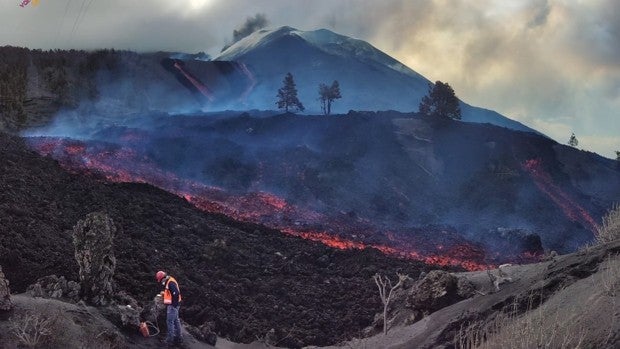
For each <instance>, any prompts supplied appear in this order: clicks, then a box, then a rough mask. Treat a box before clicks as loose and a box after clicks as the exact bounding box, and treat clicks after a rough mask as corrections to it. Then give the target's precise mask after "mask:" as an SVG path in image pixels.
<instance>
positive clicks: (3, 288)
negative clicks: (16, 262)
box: [0, 266, 13, 311]
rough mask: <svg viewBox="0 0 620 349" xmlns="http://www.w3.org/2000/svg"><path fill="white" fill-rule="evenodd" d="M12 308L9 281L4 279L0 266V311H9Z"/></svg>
mask: <svg viewBox="0 0 620 349" xmlns="http://www.w3.org/2000/svg"><path fill="white" fill-rule="evenodd" d="M12 307H13V304H12V303H11V290H10V289H9V280H7V279H6V278H5V277H4V273H3V272H2V267H1V266H0V311H7V310H11V308H12Z"/></svg>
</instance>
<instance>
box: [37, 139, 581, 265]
mask: <svg viewBox="0 0 620 349" xmlns="http://www.w3.org/2000/svg"><path fill="white" fill-rule="evenodd" d="M136 137H139V136H138V135H135V134H132V133H129V134H128V135H127V136H126V138H127V139H129V140H135V139H136ZM30 144H31V146H32V147H33V148H34V149H36V150H37V151H38V152H39V153H40V154H42V155H49V156H52V157H53V158H55V159H56V160H58V161H59V163H60V164H61V165H62V166H63V167H64V168H65V169H67V170H68V171H70V172H73V173H80V174H88V175H94V176H97V177H99V178H105V179H106V180H108V181H112V182H139V183H148V184H151V185H154V186H157V187H159V188H161V189H164V190H166V191H169V192H171V193H174V194H176V195H178V196H180V197H182V198H184V199H185V200H187V201H188V202H189V203H191V204H192V205H194V206H195V207H197V208H198V209H200V210H203V211H207V212H213V213H220V214H224V215H227V216H230V217H233V218H235V219H237V220H241V221H246V222H252V223H257V224H263V225H265V226H267V227H270V228H273V229H278V230H280V231H282V232H284V233H286V234H290V235H293V236H298V237H301V238H304V239H308V240H312V241H317V242H320V243H323V244H325V245H327V246H330V247H333V248H338V249H366V248H375V249H377V250H379V251H382V252H383V253H386V254H390V255H394V256H399V257H402V258H409V259H412V260H418V261H423V262H425V263H428V264H434V265H440V266H452V267H462V268H464V269H466V270H481V269H486V268H487V267H491V266H493V265H496V264H498V263H501V262H505V261H506V258H512V259H511V261H514V259H515V257H514V256H513V257H506V256H503V259H502V258H501V257H499V254H491V253H488V251H485V250H484V248H482V247H480V246H478V245H475V244H473V243H471V242H468V241H466V240H465V239H464V238H462V237H460V236H458V234H456V233H454V232H448V231H445V230H442V229H439V228H434V229H433V228H428V229H417V230H414V229H401V231H390V232H385V230H384V229H381V228H380V227H376V226H374V225H373V224H372V223H371V222H369V221H367V220H364V219H361V218H357V219H353V218H351V217H349V216H347V215H346V214H342V213H338V214H332V215H326V214H322V213H318V212H315V211H312V210H307V209H304V208H301V207H297V206H295V205H292V204H290V203H288V202H287V201H286V200H284V199H282V198H280V197H278V196H276V195H273V194H270V193H266V192H251V193H246V194H241V195H239V194H231V193H229V192H227V191H226V190H224V189H221V188H216V187H212V186H207V185H205V184H203V183H199V182H196V181H191V180H187V179H182V178H179V177H177V176H176V175H174V174H172V173H170V172H166V171H163V170H161V169H160V168H158V166H156V164H155V163H154V162H152V161H150V160H149V159H148V157H146V156H144V155H140V154H139V153H138V152H136V151H135V150H133V149H129V148H127V147H122V146H118V145H114V144H108V143H102V142H88V143H84V142H82V141H76V140H70V139H58V138H45V137H43V138H31V139H30ZM529 166H530V167H532V168H533V167H534V166H533V165H529ZM535 172H536V171H535ZM538 172H539V171H538ZM539 177H540V178H541V179H540V181H541V182H542V183H543V184H540V186H542V187H544V188H548V187H549V184H548V182H549V180H547V179H546V177H545V176H539ZM539 177H537V178H539ZM557 191H559V189H557V188H556V189H553V190H552V192H553V195H554V197H558V196H559V194H557ZM570 212H571V214H574V215H577V216H578V217H582V216H579V214H580V212H581V211H578V210H576V208H574V207H572V211H570ZM518 259H519V261H534V260H537V259H538V256H535V255H531V256H528V255H522V256H520V257H518Z"/></svg>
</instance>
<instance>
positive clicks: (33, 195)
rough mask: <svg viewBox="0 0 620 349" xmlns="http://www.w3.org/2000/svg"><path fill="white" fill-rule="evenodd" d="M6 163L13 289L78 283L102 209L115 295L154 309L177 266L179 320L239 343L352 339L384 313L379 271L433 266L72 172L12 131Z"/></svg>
mask: <svg viewBox="0 0 620 349" xmlns="http://www.w3.org/2000/svg"><path fill="white" fill-rule="evenodd" d="M0 159H2V161H1V162H0V265H1V266H2V268H3V270H4V272H5V274H6V276H7V278H8V279H9V280H10V282H11V288H12V291H13V292H16V293H19V292H23V291H25V289H26V287H27V286H28V285H29V284H32V283H34V282H35V281H36V280H37V278H39V277H43V276H46V275H51V274H56V275H58V276H61V275H62V276H65V277H66V278H67V279H68V280H77V264H76V262H75V260H74V258H73V246H72V242H71V233H70V229H71V228H72V227H73V226H74V225H75V224H76V223H77V221H78V220H80V219H83V218H84V216H85V215H86V214H88V213H91V212H94V211H100V210H103V211H106V212H108V214H109V215H110V216H111V217H112V219H113V220H114V222H115V223H116V224H117V225H118V227H119V229H120V230H119V233H117V236H116V239H115V243H114V248H115V253H116V258H117V267H116V268H117V269H116V275H115V281H116V287H117V289H118V290H124V291H126V292H128V293H129V294H131V295H132V296H134V297H135V298H136V299H137V300H138V301H139V302H141V303H144V302H147V301H149V300H150V299H151V298H152V296H153V295H154V294H156V293H157V292H158V291H159V290H158V285H156V283H155V282H154V279H153V275H154V272H155V271H156V270H158V269H165V270H169V271H170V272H171V273H172V274H173V275H175V276H177V278H178V279H179V280H180V282H181V283H182V286H183V290H184V299H185V302H186V305H185V306H184V307H183V310H182V311H181V318H183V319H184V320H185V321H187V322H188V323H190V324H193V325H195V326H200V325H202V324H203V323H206V322H213V323H214V325H215V331H216V332H217V333H218V334H219V335H220V336H223V337H227V338H229V339H231V340H233V341H236V342H251V341H254V340H256V338H257V336H264V335H265V334H266V333H267V332H268V331H269V330H270V329H271V328H276V329H277V333H276V338H277V340H278V341H281V343H280V344H281V345H284V346H287V347H300V346H302V345H309V344H316V345H326V344H331V343H336V342H338V341H340V340H342V339H346V338H351V337H352V336H353V335H355V334H356V333H357V332H358V331H359V330H361V329H362V328H364V327H365V326H368V325H369V324H370V323H371V322H372V320H373V317H374V314H375V312H376V311H377V310H378V309H379V308H380V301H379V299H378V297H376V290H375V289H374V284H373V282H372V275H374V274H375V273H376V272H381V273H393V272H394V270H397V269H401V270H403V271H406V272H407V273H409V274H410V275H417V274H418V273H419V271H420V270H422V269H425V268H426V266H424V265H422V264H420V263H412V262H411V261H406V260H400V259H394V258H390V257H387V256H385V255H383V254H382V253H380V252H378V251H376V250H371V249H369V250H364V251H358V250H345V251H340V250H334V249H331V248H328V247H325V246H324V245H322V244H318V243H315V242H311V241H306V240H303V239H300V238H296V237H291V236H287V235H284V234H282V233H281V232H278V231H274V230H270V229H267V228H265V227H262V226H259V225H254V224H248V223H239V222H236V221H233V220H231V219H229V218H226V217H223V216H220V215H213V214H206V213H204V212H201V211H199V210H197V209H196V208H195V207H194V206H192V205H191V204H190V203H188V202H187V201H186V200H184V199H182V198H180V197H177V196H175V195H172V194H169V193H166V192H164V191H162V190H160V189H157V188H154V187H152V186H150V185H146V184H110V183H105V182H101V181H100V180H97V179H94V178H90V177H88V176H79V175H73V174H69V173H67V172H65V171H64V170H63V169H61V168H60V167H59V165H58V163H57V162H56V161H55V160H53V159H51V158H49V157H47V158H45V157H41V156H39V155H37V154H36V153H34V152H32V151H30V150H28V149H27V148H26V146H25V144H24V142H23V140H21V139H19V138H16V137H14V136H9V135H6V134H3V133H0ZM25 271H28V272H25ZM181 280H182V281H181ZM285 337H286V339H284V338H285Z"/></svg>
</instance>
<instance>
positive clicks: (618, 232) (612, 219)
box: [596, 204, 620, 244]
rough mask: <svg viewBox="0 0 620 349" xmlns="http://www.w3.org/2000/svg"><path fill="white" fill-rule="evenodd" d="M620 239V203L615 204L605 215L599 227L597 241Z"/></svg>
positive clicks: (605, 241) (604, 241) (602, 242)
mask: <svg viewBox="0 0 620 349" xmlns="http://www.w3.org/2000/svg"><path fill="white" fill-rule="evenodd" d="M617 239H620V205H619V204H615V205H613V206H612V208H611V209H610V210H609V211H608V212H607V214H606V215H605V216H604V217H603V222H602V224H601V225H600V226H599V227H598V228H597V235H596V241H597V242H598V243H599V244H604V243H607V242H611V241H614V240H617Z"/></svg>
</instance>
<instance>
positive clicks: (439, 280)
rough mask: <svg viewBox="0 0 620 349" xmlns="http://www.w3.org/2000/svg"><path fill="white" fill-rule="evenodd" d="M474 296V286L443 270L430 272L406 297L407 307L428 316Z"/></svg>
mask: <svg viewBox="0 0 620 349" xmlns="http://www.w3.org/2000/svg"><path fill="white" fill-rule="evenodd" d="M473 295H474V285H472V284H471V282H469V281H467V280H466V279H464V278H461V279H459V278H457V277H456V276H454V275H453V274H451V273H449V272H446V271H443V270H432V271H430V272H429V273H428V274H427V275H426V276H425V277H424V278H423V279H422V280H420V281H418V282H417V283H416V284H415V285H414V286H413V287H412V289H411V291H410V292H409V295H408V296H407V307H409V308H413V309H414V310H416V311H418V312H421V313H422V314H430V313H432V312H434V311H437V310H439V309H441V308H444V307H447V306H449V305H452V304H454V303H457V302H459V301H461V300H463V299H466V298H469V297H471V296H473Z"/></svg>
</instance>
